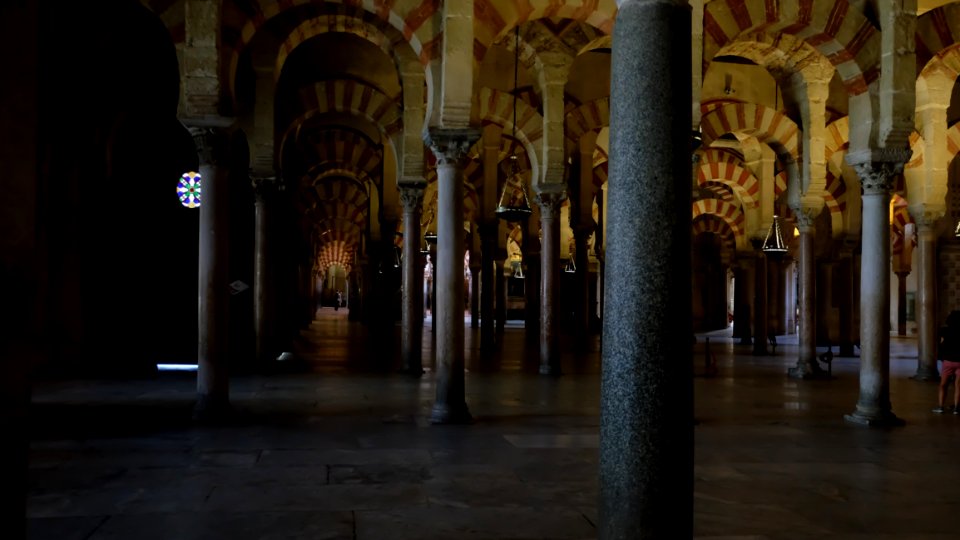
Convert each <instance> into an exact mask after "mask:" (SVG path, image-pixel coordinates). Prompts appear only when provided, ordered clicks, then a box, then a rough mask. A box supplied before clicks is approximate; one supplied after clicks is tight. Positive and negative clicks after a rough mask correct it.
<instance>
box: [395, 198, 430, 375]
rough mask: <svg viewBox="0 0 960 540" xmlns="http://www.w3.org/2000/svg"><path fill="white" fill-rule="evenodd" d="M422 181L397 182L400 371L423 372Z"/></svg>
mask: <svg viewBox="0 0 960 540" xmlns="http://www.w3.org/2000/svg"><path fill="white" fill-rule="evenodd" d="M424 187H425V186H424V185H422V184H413V185H402V186H400V204H402V205H403V300H402V301H403V309H402V314H401V317H402V319H401V328H402V332H403V336H402V337H401V338H400V354H401V356H402V357H403V371H404V372H405V373H409V374H411V375H414V376H417V377H419V376H420V375H422V374H423V347H422V341H423V260H422V259H421V257H420V213H421V212H422V211H423V192H424Z"/></svg>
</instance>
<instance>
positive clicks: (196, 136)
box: [187, 123, 230, 167]
mask: <svg viewBox="0 0 960 540" xmlns="http://www.w3.org/2000/svg"><path fill="white" fill-rule="evenodd" d="M187 129H188V130H189V131H190V136H191V137H193V144H194V145H195V146H196V147H197V157H198V158H199V160H200V164H201V165H212V166H214V167H218V166H225V165H227V162H228V160H229V156H230V129H229V128H228V127H226V126H222V125H211V124H205V123H198V124H193V125H190V126H189V127H188V128H187Z"/></svg>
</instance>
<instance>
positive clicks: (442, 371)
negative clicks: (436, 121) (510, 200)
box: [424, 129, 480, 424]
mask: <svg viewBox="0 0 960 540" xmlns="http://www.w3.org/2000/svg"><path fill="white" fill-rule="evenodd" d="M479 137H480V132H479V131H477V130H474V129H430V130H429V132H427V133H426V134H425V138H424V141H425V142H426V143H427V146H429V147H430V149H431V150H432V151H433V154H434V155H435V156H436V157H437V182H438V183H439V186H438V193H437V207H438V210H437V214H438V216H437V265H436V271H435V272H434V276H435V280H436V284H437V298H435V306H436V309H435V310H434V315H433V328H434V330H435V332H436V336H437V345H436V358H437V361H436V363H437V368H436V369H437V399H436V402H435V403H434V405H433V412H432V414H431V416H430V421H431V422H433V423H435V424H450V423H465V422H469V421H470V420H471V416H470V411H469V410H468V408H467V402H466V399H465V395H464V391H465V388H464V350H463V345H464V341H463V333H464V322H463V307H464V304H463V254H464V244H463V167H464V164H465V161H466V159H467V154H468V152H469V151H470V147H471V146H472V145H473V143H474V142H475V141H476V140H477V139H478V138H479Z"/></svg>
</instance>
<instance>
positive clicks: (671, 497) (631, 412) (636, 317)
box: [597, 0, 693, 540]
mask: <svg viewBox="0 0 960 540" xmlns="http://www.w3.org/2000/svg"><path fill="white" fill-rule="evenodd" d="M619 5H620V10H619V12H618V15H617V20H616V25H615V26H614V37H613V52H612V56H611V68H612V69H611V73H612V76H611V96H610V179H609V191H610V193H609V198H608V206H609V208H608V222H607V228H608V230H607V235H606V236H607V244H606V252H605V254H606V264H607V270H608V271H609V272H608V274H607V277H606V280H607V282H606V284H605V291H604V295H605V298H604V318H603V321H604V325H603V354H602V357H603V374H602V382H601V398H600V399H601V409H600V500H599V507H598V518H599V519H598V522H597V529H598V537H599V538H600V540H622V539H641V538H692V537H693V373H692V363H693V358H692V349H691V343H690V337H691V335H690V334H691V325H692V319H691V313H690V306H691V302H692V299H691V291H690V280H691V277H690V272H691V268H690V265H691V261H690V255H691V253H690V249H691V239H690V199H691V185H690V101H691V74H690V69H689V65H688V64H687V63H685V62H678V61H677V59H678V58H689V57H690V54H691V53H690V32H691V30H690V29H691V26H690V7H689V5H686V4H682V3H679V2H673V1H665V0H626V1H623V2H619ZM651 104H655V105H651Z"/></svg>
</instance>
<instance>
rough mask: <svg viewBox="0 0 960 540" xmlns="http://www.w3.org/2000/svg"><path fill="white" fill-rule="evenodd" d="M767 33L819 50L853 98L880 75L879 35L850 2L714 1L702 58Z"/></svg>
mask: <svg viewBox="0 0 960 540" xmlns="http://www.w3.org/2000/svg"><path fill="white" fill-rule="evenodd" d="M758 31H762V32H764V33H766V34H781V33H782V34H789V35H792V36H795V37H797V38H800V39H802V40H804V41H805V42H807V43H808V44H810V45H811V46H813V47H814V48H815V49H817V50H818V51H819V52H820V53H821V54H823V56H825V57H826V58H827V60H829V61H830V63H831V64H833V66H834V67H835V68H836V69H837V72H838V73H839V75H840V78H841V79H842V80H843V84H844V86H845V88H846V90H847V94H849V95H850V96H857V95H860V94H864V93H866V92H867V89H868V87H869V85H870V83H872V82H873V81H875V80H876V79H877V78H878V77H879V74H880V32H879V31H878V30H877V29H876V28H875V27H874V26H873V24H872V23H871V22H870V21H869V20H868V19H867V18H866V17H865V16H864V15H863V13H862V12H861V11H860V9H859V8H857V7H856V6H853V5H851V4H849V3H848V2H846V0H792V1H784V0H714V1H713V2H709V3H707V4H706V6H705V7H704V13H703V38H704V39H703V58H704V62H705V63H709V62H710V61H711V60H713V58H714V57H715V56H716V55H717V54H718V53H719V52H720V50H721V49H723V47H724V46H725V45H727V44H728V43H731V42H733V41H736V40H737V39H739V38H741V37H746V36H749V35H751V34H753V33H755V32H758Z"/></svg>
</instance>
